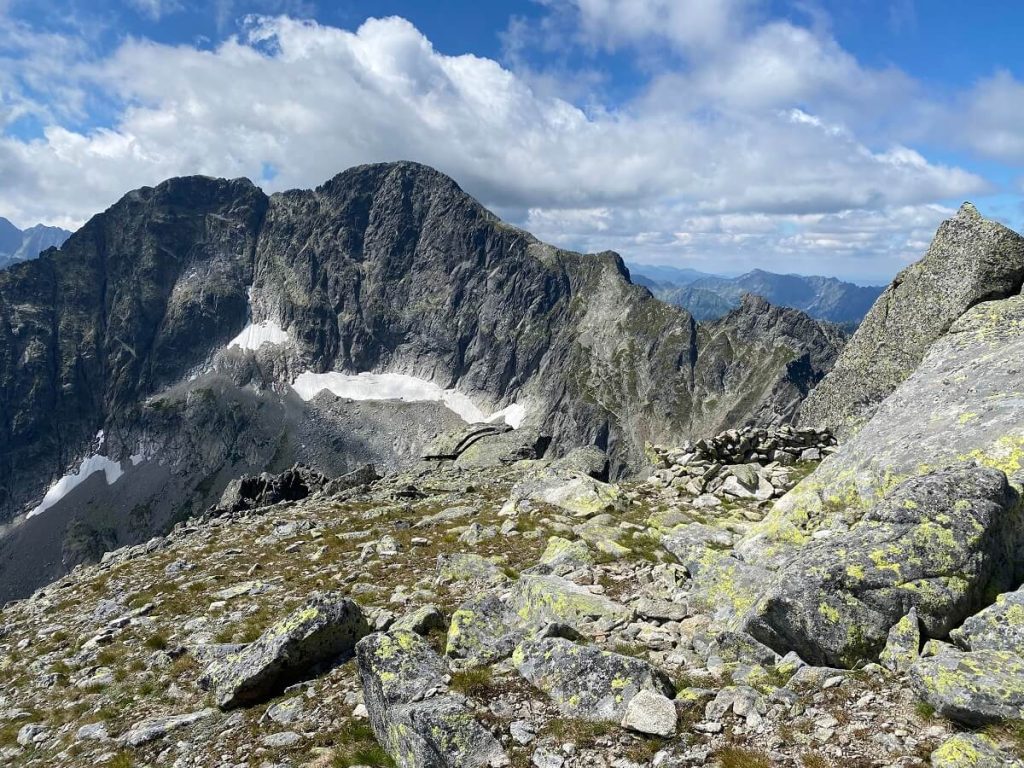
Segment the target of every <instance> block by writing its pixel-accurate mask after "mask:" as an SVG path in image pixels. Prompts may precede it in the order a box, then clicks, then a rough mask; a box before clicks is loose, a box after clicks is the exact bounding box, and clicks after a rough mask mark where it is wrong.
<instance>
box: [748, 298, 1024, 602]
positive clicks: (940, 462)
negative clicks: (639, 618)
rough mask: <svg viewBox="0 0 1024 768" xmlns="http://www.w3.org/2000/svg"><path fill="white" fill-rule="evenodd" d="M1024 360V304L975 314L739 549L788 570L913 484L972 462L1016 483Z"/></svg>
mask: <svg viewBox="0 0 1024 768" xmlns="http://www.w3.org/2000/svg"><path fill="white" fill-rule="evenodd" d="M1022 357H1024V296H1014V297H1012V298H1009V299H1005V300H1003V301H991V302H984V303H981V304H978V305H977V306H975V307H973V308H972V309H970V310H969V311H967V312H966V313H965V314H964V315H963V316H962V317H960V318H959V319H958V320H956V321H955V322H954V323H953V325H952V326H951V327H950V329H949V332H948V333H947V334H946V335H945V336H944V337H943V338H942V339H940V340H939V341H937V342H935V343H934V344H933V345H932V347H931V350H930V351H929V352H928V354H927V355H926V357H925V359H924V361H923V362H922V363H921V364H920V365H919V366H918V367H917V370H916V371H915V372H914V374H913V375H912V376H910V378H908V379H907V380H906V381H904V382H903V384H902V385H900V387H899V388H898V389H897V390H896V391H895V392H894V393H893V394H892V395H890V396H889V397H888V398H887V399H886V400H885V402H884V403H882V405H881V406H879V408H878V409H877V411H876V413H875V416H874V417H873V418H872V419H871V421H870V422H869V423H868V424H866V425H865V426H864V427H863V428H862V429H861V430H860V431H859V432H858V433H857V434H856V436H855V437H853V438H851V439H849V440H848V441H847V442H845V443H844V444H843V445H842V447H841V450H840V451H839V452H838V453H837V454H835V455H834V456H831V457H829V458H827V459H826V460H825V461H824V462H822V464H821V465H820V466H819V467H818V468H817V469H816V470H815V471H814V472H813V473H812V474H811V475H810V476H809V477H807V478H806V479H805V480H804V481H803V482H801V483H800V484H799V485H798V486H796V488H794V489H793V490H792V491H790V492H789V493H788V494H786V496H784V497H783V498H782V499H780V500H779V501H778V502H777V503H776V504H775V506H774V507H773V508H772V510H771V511H770V512H769V514H768V515H767V516H766V517H765V519H764V520H763V521H762V522H761V523H759V524H756V525H755V526H754V527H753V528H752V529H751V531H750V532H749V533H748V534H747V535H746V536H745V537H744V538H743V539H742V540H741V541H740V542H739V543H738V544H737V546H736V549H737V551H738V552H739V553H740V554H741V556H742V557H743V558H744V559H745V560H746V561H747V562H756V563H758V564H760V565H764V566H767V567H779V566H780V565H781V564H782V563H784V562H786V561H787V560H788V559H789V558H791V557H792V556H793V554H794V553H795V551H796V550H798V549H799V548H800V547H801V546H802V545H803V544H806V543H807V542H809V541H811V540H812V538H813V537H815V536H823V535H830V534H832V533H836V532H842V531H846V530H849V529H850V528H851V526H853V525H854V524H856V522H857V521H858V520H859V519H860V518H861V517H862V516H863V515H864V513H866V512H867V511H868V510H869V509H870V508H871V507H872V506H873V505H874V504H875V503H876V502H878V501H879V500H880V499H882V498H884V497H885V496H886V495H887V494H888V493H889V492H890V491H891V490H892V489H893V488H895V487H896V486H897V485H899V484H900V483H901V482H903V481H904V480H906V479H907V478H910V477H915V476H917V475H921V474H923V473H925V472H928V471H930V470H935V469H940V468H942V467H947V466H950V465H952V464H957V463H960V462H963V461H965V460H975V461H977V462H979V463H980V464H982V465H984V466H988V467H993V468H995V469H999V470H1002V471H1003V472H1005V473H1006V474H1007V475H1013V473H1015V472H1017V471H1019V470H1021V469H1022V468H1024V377H1022V376H1021V375H1020V360H1021V359H1022ZM1013 586H1016V585H1013Z"/></svg>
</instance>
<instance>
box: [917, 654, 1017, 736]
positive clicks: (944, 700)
mask: <svg viewBox="0 0 1024 768" xmlns="http://www.w3.org/2000/svg"><path fill="white" fill-rule="evenodd" d="M909 674H910V683H911V685H912V686H913V688H914V690H915V691H916V692H917V694H918V696H920V697H921V698H922V699H923V700H924V701H925V702H927V703H928V704H930V705H931V706H932V707H934V708H935V711H936V712H938V713H939V714H940V715H942V716H943V717H948V718H949V719H950V720H956V721H957V722H960V723H963V724H964V725H967V726H971V727H975V726H981V725H986V724H988V723H995V722H1000V721H1002V720H1021V719H1024V659H1022V658H1021V657H1020V656H1018V655H1017V654H1015V653H1011V652H1009V651H991V650H982V651H972V652H970V653H957V652H955V651H950V652H947V653H942V654H939V655H937V656H931V657H927V658H925V657H922V658H920V659H918V660H917V662H915V663H914V664H913V665H912V666H911V667H910V671H909Z"/></svg>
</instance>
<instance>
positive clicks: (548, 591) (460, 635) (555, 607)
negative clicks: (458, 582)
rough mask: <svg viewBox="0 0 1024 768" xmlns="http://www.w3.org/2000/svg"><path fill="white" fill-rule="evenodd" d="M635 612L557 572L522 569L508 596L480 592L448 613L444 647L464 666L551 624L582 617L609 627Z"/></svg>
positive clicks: (502, 652) (500, 653) (493, 657)
mask: <svg viewBox="0 0 1024 768" xmlns="http://www.w3.org/2000/svg"><path fill="white" fill-rule="evenodd" d="M635 615H636V614H635V612H634V611H633V610H632V609H631V608H627V607H626V606H624V605H622V604H621V603H617V602H615V601H614V600H609V599H608V598H607V597H604V596H602V595H595V594H593V593H592V592H590V591H588V590H587V589H585V588H584V587H581V586H579V585H578V584H574V583H573V582H571V581H568V580H566V579H562V578H559V577H557V576H543V575H531V574H524V575H522V576H520V577H519V580H518V581H517V582H516V583H515V584H514V585H513V588H512V591H511V594H510V595H508V598H507V600H506V599H502V598H500V597H498V596H496V595H482V596H479V597H475V598H472V599H471V600H468V601H467V602H465V603H463V604H462V605H461V606H459V608H457V609H456V610H455V612H454V613H453V614H452V620H451V624H450V625H449V627H448V641H447V644H446V647H445V653H446V654H447V655H448V656H450V657H452V658H453V659H459V660H460V661H462V662H463V664H464V665H467V666H475V665H480V664H490V663H493V662H495V661H498V660H500V659H507V658H508V657H509V656H511V655H512V651H513V650H514V649H515V647H516V646H517V645H518V644H519V643H521V642H522V641H523V640H525V639H529V638H535V637H537V636H538V635H540V634H541V633H542V632H543V631H544V630H545V629H547V628H549V627H550V626H552V625H554V626H557V627H561V628H562V634H568V633H572V632H575V631H576V630H577V628H578V627H579V626H580V625H581V624H582V623H583V622H586V621H593V620H601V621H603V622H605V624H606V625H607V626H608V627H609V628H611V627H615V626H620V625H623V624H626V623H628V622H629V621H631V620H632V619H633V618H634V617H635Z"/></svg>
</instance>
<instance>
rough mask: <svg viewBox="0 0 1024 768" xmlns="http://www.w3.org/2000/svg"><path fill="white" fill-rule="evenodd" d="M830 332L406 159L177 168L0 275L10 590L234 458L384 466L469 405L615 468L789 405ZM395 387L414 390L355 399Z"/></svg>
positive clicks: (165, 509) (778, 416) (2, 579)
mask: <svg viewBox="0 0 1024 768" xmlns="http://www.w3.org/2000/svg"><path fill="white" fill-rule="evenodd" d="M841 343H842V339H841V337H840V336H837V335H835V334H833V333H832V332H831V331H829V330H827V329H823V328H821V327H819V326H817V325H816V324H815V323H813V322H811V321H808V320H806V319H805V318H801V316H799V315H798V314H796V313H790V312H781V311H778V310H776V309H775V308H772V307H769V306H768V305H766V304H764V303H758V302H750V303H747V304H744V305H743V306H741V307H740V308H739V309H738V310H737V311H736V312H735V313H733V314H732V315H730V316H729V317H728V318H726V319H724V320H722V321H721V322H720V323H719V324H717V325H715V326H713V327H708V328H705V327H702V326H700V325H698V324H696V323H695V322H694V321H693V319H692V318H691V317H690V316H689V315H688V314H686V313H685V312H683V311H681V310H678V309H675V308H672V307H668V306H666V305H665V304H663V303H661V302H659V301H657V300H655V299H654V298H653V297H651V295H650V294H649V292H647V291H646V289H643V288H640V287H637V286H634V285H632V284H631V283H630V282H629V280H628V277H627V273H626V270H625V268H624V267H623V264H622V261H621V259H619V257H618V256H616V255H614V254H609V253H606V254H596V255H586V256H585V255H581V254H575V253H570V252H567V251H561V250H558V249H556V248H553V247H551V246H548V245H546V244H543V243H541V242H539V241H537V240H536V239H535V238H533V237H532V236H531V235H529V234H528V233H525V232H523V231H521V230H518V229H515V228H513V227H510V226H508V225H506V224H504V223H502V222H501V221H499V220H498V219H497V218H496V217H495V216H494V215H493V214H491V213H490V212H489V211H487V210H486V209H484V208H483V207H482V206H481V205H480V204H479V203H477V202H476V201H475V200H473V199H472V198H470V197H469V196H468V195H466V194H465V193H464V192H462V190H461V189H459V187H458V186H457V185H456V184H455V182H454V181H452V180H451V179H449V178H447V177H445V176H443V175H442V174H440V173H438V172H436V171H433V170H432V169H429V168H426V167H424V166H419V165H416V164H412V163H395V164H387V165H374V166H362V167H359V168H354V169H351V170H349V171H346V172H344V173H342V174H340V175H338V176H337V177H335V178H334V179H332V180H330V181H329V182H327V183H326V184H324V185H323V186H321V187H319V188H317V189H316V190H310V191H301V190H294V191H290V192H285V193H281V194H276V195H273V196H270V197H268V196H266V195H264V194H263V192H262V191H260V190H259V189H257V188H256V187H255V186H254V185H252V184H251V183H250V182H248V181H245V180H234V181H227V180H217V179H207V178H201V177H193V178H185V179H173V180H170V181H168V182H165V183H164V184H161V185H159V186H158V187H155V188H143V189H140V190H137V191H135V192H132V193H130V194H128V195H127V196H126V197H125V198H123V199H122V200H121V201H120V202H118V203H117V204H115V205H114V206H113V207H112V208H111V209H109V210H108V211H106V212H104V213H102V214H100V215H98V216H96V217H94V218H93V219H92V220H90V221H89V222H88V223H87V224H86V225H85V226H84V227H83V228H82V229H81V230H80V231H79V232H77V233H75V235H73V236H72V237H71V238H70V239H69V240H68V242H67V243H65V245H64V246H63V247H62V248H61V249H60V250H59V251H51V252H48V253H47V254H45V255H44V256H43V257H42V258H41V259H38V260H36V261H33V262H30V263H27V264H24V265H20V266H19V267H17V268H16V269H14V270H8V271H6V272H4V273H0V385H2V390H0V391H2V394H0V522H2V523H6V524H7V532H6V535H4V536H2V538H0V595H13V594H24V593H25V592H26V591H27V590H28V589H30V588H31V587H32V586H35V585H36V584H39V583H42V582H43V581H44V580H46V579H50V578H54V577H56V576H57V575H59V573H61V572H62V571H63V570H65V569H66V568H68V567H71V566H72V565H74V564H75V563H76V562H82V561H85V560H88V559H94V558H95V557H98V556H99V554H101V553H102V551H104V550H105V549H108V548H110V547H111V546H116V545H118V544H123V543H127V542H131V541H139V540H141V539H143V538H146V537H148V536H150V535H152V534H153V533H156V532H159V531H163V530H166V529H167V528H168V527H169V526H170V525H171V524H173V522H174V521H175V520H180V519H184V518H186V517H188V516H189V515H191V514H194V513H197V512H199V511H202V510H203V509H205V508H206V507H207V506H208V505H209V504H210V503H212V502H213V501H214V500H216V498H217V496H218V495H219V494H220V492H221V491H222V490H223V488H224V487H225V486H226V484H227V483H228V481H229V480H230V479H232V478H233V477H237V476H238V475H240V474H242V473H245V472H252V471H261V470H264V469H270V470H280V469H283V468H284V467H286V466H289V465H291V464H292V463H295V462H296V461H302V462H305V463H308V464H310V465H312V466H314V467H315V468H317V469H319V470H321V471H325V472H329V473H332V474H338V473H342V472H344V471H347V470H350V469H353V468H355V467H357V466H359V465H361V464H364V463H367V462H371V463H375V464H377V465H378V466H379V468H380V469H381V470H390V471H394V470H396V469H399V468H400V467H402V466H408V465H409V463H410V461H412V460H413V459H414V458H415V457H416V456H418V455H419V453H420V452H421V449H422V448H423V446H424V445H425V444H426V443H427V442H428V441H429V440H430V439H431V438H432V437H433V436H434V435H436V434H438V433H444V432H449V431H452V430H453V429H456V428H458V427H459V425H461V424H463V423H464V420H465V418H470V419H472V420H482V419H486V418H489V417H491V416H492V415H493V414H498V413H499V412H501V414H504V413H506V412H508V413H514V414H516V417H515V418H514V419H513V420H514V421H515V422H516V425H517V426H521V427H522V428H523V429H525V430H527V431H530V430H532V431H533V432H538V431H540V432H543V434H544V437H545V438H546V439H548V445H549V446H550V450H551V451H553V452H554V454H555V455H557V454H558V453H560V452H564V451H566V450H568V449H570V448H572V447H575V446H579V445H595V446H598V447H600V448H602V449H604V450H606V451H607V453H608V455H609V457H610V461H611V471H612V474H613V476H621V475H623V474H624V473H626V472H628V471H630V470H634V469H636V468H638V467H640V466H642V464H643V462H644V461H645V459H644V455H643V446H644V444H645V443H646V442H648V441H661V442H671V441H677V440H681V439H684V438H686V437H695V436H699V435H701V434H707V433H712V432H716V431H718V430H720V429H723V428H725V427H727V426H732V425H734V424H738V423H746V422H748V421H750V422H753V421H763V422H766V423H779V422H782V421H785V420H790V419H792V418H793V417H794V416H795V413H796V410H797V408H798V406H799V403H800V402H801V401H802V399H803V397H804V396H805V395H806V393H807V391H808V390H809V389H810V387H812V386H813V385H814V383H815V382H816V381H818V380H819V379H820V378H821V377H822V376H823V375H824V373H825V371H827V370H828V368H829V367H830V366H831V364H832V362H833V361H834V360H835V357H836V355H837V354H838V349H839V347H840V345H841ZM368 372H369V373H372V374H374V375H375V376H377V378H376V379H359V377H358V376H357V374H360V373H368ZM369 381H374V382H377V383H376V384H374V385H369V384H366V382H369ZM364 384H365V385H364ZM389 387H390V388H398V390H400V391H403V392H407V391H410V387H411V391H412V392H413V394H412V395H409V396H408V397H407V401H406V402H400V401H396V400H394V399H388V400H375V399H372V395H373V394H374V393H373V392H372V391H371V392H370V393H369V396H371V399H369V400H367V399H365V398H366V397H367V396H368V395H367V392H366V390H374V389H375V388H376V389H381V388H384V389H387V388H389ZM396 391H397V390H396ZM426 391H429V392H431V393H433V394H430V395H423V394H422V393H423V392H426ZM339 393H340V394H339ZM416 393H420V394H416ZM409 398H411V400H410V399H409ZM431 398H433V399H431ZM453 408H454V409H455V410H454V411H453ZM509 409H511V410H509ZM467 414H468V415H467ZM464 417H465V418H464ZM494 418H498V419H501V418H503V416H502V415H500V414H499V415H497V416H494ZM505 418H509V417H507V416H506V417H505ZM534 443H536V440H534ZM100 469H102V470H103V471H102V472H100V471H99V470H100ZM29 552H31V553H32V555H31V556H30V555H29V554H28V553H29ZM4 590H6V591H4Z"/></svg>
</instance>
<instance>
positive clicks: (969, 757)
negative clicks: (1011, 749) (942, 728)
mask: <svg viewBox="0 0 1024 768" xmlns="http://www.w3.org/2000/svg"><path fill="white" fill-rule="evenodd" d="M931 764H932V768H1024V762H1022V761H1020V760H1017V759H1016V758H1014V757H1013V756H1012V755H1009V754H1007V753H1006V752H1004V751H1003V750H1001V749H1000V748H999V745H998V744H996V743H995V742H994V741H993V740H992V739H990V738H989V737H988V736H985V735H984V734H981V733H958V734H956V735H955V736H951V737H950V738H948V739H946V740H945V741H944V742H942V746H940V747H939V748H938V749H936V750H935V751H934V752H932V755H931Z"/></svg>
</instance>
